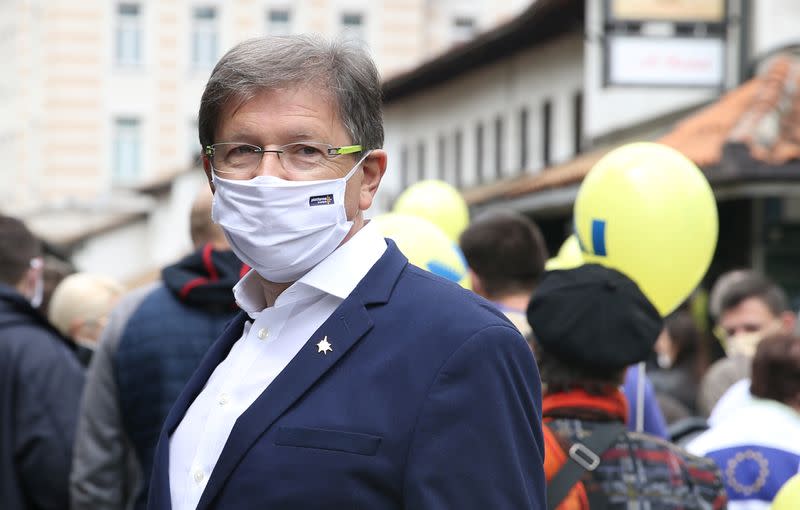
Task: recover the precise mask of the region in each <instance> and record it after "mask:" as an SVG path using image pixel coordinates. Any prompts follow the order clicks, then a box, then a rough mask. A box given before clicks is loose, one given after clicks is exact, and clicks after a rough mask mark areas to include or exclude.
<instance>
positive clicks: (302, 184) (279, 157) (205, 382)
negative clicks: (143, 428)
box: [149, 36, 545, 510]
mask: <svg viewBox="0 0 800 510" xmlns="http://www.w3.org/2000/svg"><path fill="white" fill-rule="evenodd" d="M354 44H355V43H353V42H350V43H347V42H335V43H331V42H327V41H324V40H321V39H318V38H315V37H310V36H292V37H273V38H259V39H253V40H249V41H246V42H244V43H242V44H240V45H238V46H236V47H235V48H233V49H232V50H231V51H230V52H228V54H226V55H225V56H224V57H223V58H222V59H221V61H220V62H219V63H218V64H217V66H216V68H215V69H214V71H213V72H212V75H211V77H210V79H209V82H208V84H207V85H206V89H205V92H204V94H203V98H202V102H201V105H200V113H199V129H200V141H201V144H202V146H203V150H204V154H205V167H206V173H207V174H208V178H209V181H210V185H211V187H212V189H213V190H214V191H215V198H214V206H213V209H212V217H213V218H214V220H215V221H216V222H217V223H218V224H219V225H220V226H221V227H222V228H223V230H224V232H225V235H226V237H227V239H228V241H229V243H230V245H231V247H232V249H233V251H234V252H235V253H236V254H237V255H238V256H239V258H240V259H241V260H242V261H243V262H245V263H247V264H248V265H250V266H251V267H252V268H253V269H252V271H250V272H249V273H248V274H247V275H245V276H244V277H243V278H242V280H241V281H240V282H239V284H238V285H237V286H236V287H235V288H234V294H235V297H236V299H237V302H238V304H239V306H240V307H241V308H242V310H243V312H242V313H240V314H239V315H238V316H237V317H236V318H235V319H234V320H233V321H232V322H231V324H230V326H229V328H228V329H227V330H226V331H225V333H223V335H222V337H221V338H220V339H219V340H218V341H217V342H216V344H215V345H214V346H212V348H211V350H210V351H209V353H208V354H207V355H206V358H205V359H204V361H203V363H202V364H201V366H200V367H199V369H198V371H197V372H196V373H195V374H194V376H193V377H192V379H191V380H190V381H189V383H188V384H187V386H186V387H185V388H184V391H183V393H182V394H181V396H180V397H179V398H178V401H177V402H176V404H175V406H174V407H173V408H172V411H171V412H170V415H169V416H168V418H167V420H166V423H165V426H164V429H163V430H162V433H161V438H160V441H159V446H158V448H157V451H156V454H155V463H154V472H153V476H152V482H151V488H150V497H149V508H152V509H161V508H172V509H173V510H183V509H194V508H202V509H207V508H237V509H249V508H253V509H256V508H258V509H261V508H303V509H332V510H333V509H342V508H370V509H426V508H462V509H470V508H497V509H505V508H509V509H511V508H513V509H523V508H536V509H538V508H544V507H545V502H544V474H543V470H542V462H543V442H542V435H541V393H540V383H539V378H538V372H537V369H536V365H535V363H534V360H533V356H532V354H531V353H530V350H529V349H528V347H527V344H526V342H525V340H524V339H523V338H522V337H521V336H520V334H519V333H518V332H517V331H516V329H515V328H514V327H513V326H512V325H511V324H510V323H509V322H508V321H507V320H506V319H505V318H504V317H503V316H502V315H501V314H500V313H498V312H497V311H496V310H495V309H494V307H492V306H490V305H489V304H488V303H487V302H486V301H483V300H482V299H480V298H478V297H477V296H474V295H473V294H471V293H469V292H466V291H464V290H462V289H461V288H460V287H458V286H457V285H455V284H452V283H450V282H447V281H445V280H443V279H440V278H438V277H435V276H433V275H431V274H429V273H427V272H425V271H422V270H420V269H418V268H415V267H414V266H411V265H409V264H408V261H407V259H406V258H405V257H404V256H403V255H402V254H401V253H400V252H399V250H398V249H397V247H396V246H395V245H394V243H393V242H391V240H385V239H383V237H382V236H381V235H380V233H379V232H378V231H377V229H376V228H375V227H374V226H373V225H370V224H369V222H368V220H366V219H365V218H364V212H365V211H366V210H367V209H368V208H369V207H370V205H371V204H372V201H373V198H374V196H375V193H376V192H377V190H378V186H379V184H380V182H381V178H382V177H383V174H384V172H385V170H386V165H387V155H386V152H385V151H384V150H382V148H381V147H382V144H383V125H382V114H381V90H380V83H379V79H378V75H377V71H376V69H375V65H374V63H373V62H372V61H371V59H370V58H369V56H368V55H367V54H366V53H365V52H364V50H363V49H361V48H360V47H357V46H355V45H354Z"/></svg>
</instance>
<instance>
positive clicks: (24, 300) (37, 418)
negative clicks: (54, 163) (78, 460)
mask: <svg viewBox="0 0 800 510" xmlns="http://www.w3.org/2000/svg"><path fill="white" fill-rule="evenodd" d="M40 257H41V247H40V244H39V241H38V240H37V239H36V238H35V237H34V236H33V234H31V232H30V231H29V230H28V229H27V228H26V227H25V225H24V224H23V223H22V222H21V221H19V220H18V219H15V218H11V217H8V216H0V502H2V503H0V504H1V505H2V507H3V508H14V509H22V510H25V509H54V510H55V509H64V508H68V505H69V499H68V482H69V468H70V459H71V453H72V441H73V436H74V434H75V426H76V421H77V416H78V405H79V401H80V396H81V391H82V388H83V381H84V375H83V369H82V367H81V365H80V363H79V362H78V359H77V357H76V356H75V352H74V344H72V342H70V341H69V340H67V339H66V338H64V337H63V336H62V335H61V334H60V333H59V332H58V331H57V330H56V329H55V328H54V327H53V326H52V325H50V323H49V322H47V320H46V319H45V318H44V316H42V315H41V314H40V313H39V312H38V311H37V310H36V306H37V305H38V304H39V302H41V295H42V288H43V287H42V263H41V258H40Z"/></svg>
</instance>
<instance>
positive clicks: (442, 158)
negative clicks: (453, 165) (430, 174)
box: [436, 135, 447, 180]
mask: <svg viewBox="0 0 800 510" xmlns="http://www.w3.org/2000/svg"><path fill="white" fill-rule="evenodd" d="M436 145H437V150H438V152H439V154H438V165H437V168H436V177H437V178H438V179H441V180H444V175H445V164H446V162H447V157H446V154H445V140H444V135H439V139H438V140H437V143H436Z"/></svg>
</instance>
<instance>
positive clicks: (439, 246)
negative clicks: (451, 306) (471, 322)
mask: <svg viewBox="0 0 800 510" xmlns="http://www.w3.org/2000/svg"><path fill="white" fill-rule="evenodd" d="M372 221H374V222H375V223H376V224H377V225H378V228H379V229H380V231H381V232H382V233H383V235H384V236H386V237H388V238H390V239H392V240H393V241H394V242H395V243H397V247H398V248H399V249H400V251H401V252H403V255H405V256H406V257H408V261H409V262H411V263H412V264H414V265H415V266H418V267H421V268H422V269H425V270H427V271H430V272H431V273H433V274H436V275H439V276H441V277H443V278H447V279H448V280H450V281H453V282H456V283H458V284H460V285H461V286H462V287H464V288H465V289H469V288H470V287H469V276H468V274H467V263H466V261H465V260H464V256H463V255H462V254H461V250H460V249H459V247H458V246H457V245H456V244H455V243H454V242H453V241H451V240H450V239H448V238H447V236H446V235H445V234H444V232H442V230H441V229H440V228H439V227H437V226H436V225H434V224H433V223H431V222H430V221H427V220H424V219H422V218H418V217H416V216H411V215H408V214H399V213H388V214H382V215H380V216H377V217H375V218H374V219H373V220H372Z"/></svg>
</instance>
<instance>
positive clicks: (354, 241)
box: [233, 221, 386, 318]
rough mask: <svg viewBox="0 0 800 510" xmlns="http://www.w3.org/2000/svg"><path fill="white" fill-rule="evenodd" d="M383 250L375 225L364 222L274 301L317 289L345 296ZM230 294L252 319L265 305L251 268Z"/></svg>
mask: <svg viewBox="0 0 800 510" xmlns="http://www.w3.org/2000/svg"><path fill="white" fill-rule="evenodd" d="M385 251H386V240H385V239H384V238H383V236H382V235H381V233H380V231H379V230H378V226H377V225H374V224H373V222H371V221H370V222H367V224H366V225H364V226H363V227H362V228H361V229H360V230H359V231H358V232H356V233H355V235H353V237H351V238H350V239H349V240H348V241H347V242H345V243H344V244H342V245H341V246H339V247H338V248H336V250H334V252H333V253H331V254H330V255H329V256H328V257H326V258H325V259H324V260H323V261H322V262H320V263H319V264H317V265H316V266H315V267H314V268H313V269H311V271H309V272H308V273H306V274H305V275H304V276H302V277H301V278H300V279H299V280H297V281H296V282H295V283H293V284H292V285H291V286H290V287H289V288H288V289H286V290H285V291H283V293H281V295H280V296H278V299H277V301H276V303H275V304H276V305H281V304H283V302H285V301H287V300H290V301H291V302H294V301H296V300H298V299H301V298H303V297H308V296H310V295H313V294H317V293H318V292H322V293H325V294H330V295H332V296H336V297H337V298H339V299H345V298H347V296H349V295H350V293H351V292H353V289H355V288H356V285H358V282H360V281H361V280H362V279H363V278H364V276H366V274H367V272H368V271H369V270H370V269H371V268H372V266H373V265H375V263H376V262H377V261H378V259H379V258H381V255H383V252H385ZM290 290H292V292H289V291H290ZM308 291H311V292H308ZM314 291H317V292H314ZM233 296H234V298H235V299H236V303H237V304H238V305H239V308H241V309H242V310H244V311H245V312H247V313H248V314H249V315H250V316H251V317H252V318H255V317H254V316H255V315H257V314H258V313H260V312H261V311H262V310H264V308H266V307H267V302H266V300H265V298H264V291H263V290H262V288H261V284H260V282H259V279H258V276H257V274H256V273H255V271H254V270H253V269H251V270H250V271H248V272H247V274H246V275H244V277H243V278H242V279H241V280H239V283H237V284H236V285H235V286H234V287H233ZM289 296H294V298H293V299H292V298H290V297H289Z"/></svg>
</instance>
